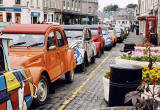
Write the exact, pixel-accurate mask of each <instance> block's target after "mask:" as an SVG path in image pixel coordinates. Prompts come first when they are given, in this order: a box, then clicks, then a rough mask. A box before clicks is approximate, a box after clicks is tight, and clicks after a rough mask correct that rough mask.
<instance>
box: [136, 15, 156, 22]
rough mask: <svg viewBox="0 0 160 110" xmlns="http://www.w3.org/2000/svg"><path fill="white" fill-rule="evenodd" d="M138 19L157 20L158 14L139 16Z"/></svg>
mask: <svg viewBox="0 0 160 110" xmlns="http://www.w3.org/2000/svg"><path fill="white" fill-rule="evenodd" d="M137 19H138V20H140V21H143V20H156V16H139V17H138V18H137Z"/></svg>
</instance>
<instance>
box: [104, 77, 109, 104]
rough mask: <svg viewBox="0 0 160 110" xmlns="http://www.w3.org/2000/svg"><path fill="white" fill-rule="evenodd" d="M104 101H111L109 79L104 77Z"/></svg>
mask: <svg viewBox="0 0 160 110" xmlns="http://www.w3.org/2000/svg"><path fill="white" fill-rule="evenodd" d="M103 87H104V99H105V101H109V79H107V78H105V77H103Z"/></svg>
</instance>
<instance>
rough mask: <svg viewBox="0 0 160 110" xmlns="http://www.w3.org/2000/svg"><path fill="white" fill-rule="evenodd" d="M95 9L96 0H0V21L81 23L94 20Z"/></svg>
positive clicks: (95, 16)
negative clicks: (83, 20)
mask: <svg viewBox="0 0 160 110" xmlns="http://www.w3.org/2000/svg"><path fill="white" fill-rule="evenodd" d="M86 6H87V7H88V8H86ZM85 8H86V9H85ZM97 10H98V1H97V0H0V22H14V23H19V24H34V23H41V22H43V21H46V22H58V23H60V24H81V22H82V19H83V18H88V19H87V20H90V21H92V22H93V21H95V19H93V18H97Z"/></svg>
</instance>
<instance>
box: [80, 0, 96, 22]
mask: <svg viewBox="0 0 160 110" xmlns="http://www.w3.org/2000/svg"><path fill="white" fill-rule="evenodd" d="M81 5H82V10H81V13H82V14H83V20H85V21H87V22H88V23H91V24H95V23H97V21H98V17H97V16H98V0H81Z"/></svg>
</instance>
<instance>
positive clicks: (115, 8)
mask: <svg viewBox="0 0 160 110" xmlns="http://www.w3.org/2000/svg"><path fill="white" fill-rule="evenodd" d="M118 8H119V7H118V5H108V6H105V7H104V8H103V11H104V12H105V11H116V10H117V9H118Z"/></svg>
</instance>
